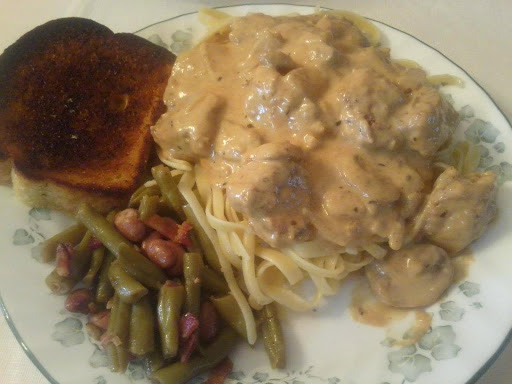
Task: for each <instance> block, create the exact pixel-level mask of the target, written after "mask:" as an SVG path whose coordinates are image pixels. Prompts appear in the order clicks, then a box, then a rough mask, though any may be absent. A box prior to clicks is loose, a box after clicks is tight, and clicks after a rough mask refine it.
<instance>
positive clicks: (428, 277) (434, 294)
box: [365, 244, 454, 308]
mask: <svg viewBox="0 0 512 384" xmlns="http://www.w3.org/2000/svg"><path fill="white" fill-rule="evenodd" d="M365 273H366V277H367V278H368V282H369V283H370V287H371V288H372V290H373V292H374V293H375V295H376V296H377V298H378V299H379V300H380V301H382V302H383V303H385V304H388V305H391V306H393V307H398V308H415V307H424V306H427V305H431V304H433V303H435V302H436V301H437V300H438V299H439V297H440V296H441V295H442V294H443V293H444V292H445V291H446V289H447V288H448V287H449V286H450V284H451V283H452V280H453V276H454V267H453V264H452V261H451V258H450V257H449V256H448V254H447V253H446V251H445V250H444V249H442V248H439V247H436V246H435V245H432V244H415V245H413V246H411V247H409V248H405V249H401V250H399V251H396V252H392V253H390V254H389V255H388V256H387V257H386V258H384V259H383V260H375V261H374V262H372V263H371V264H369V265H367V266H366V267H365Z"/></svg>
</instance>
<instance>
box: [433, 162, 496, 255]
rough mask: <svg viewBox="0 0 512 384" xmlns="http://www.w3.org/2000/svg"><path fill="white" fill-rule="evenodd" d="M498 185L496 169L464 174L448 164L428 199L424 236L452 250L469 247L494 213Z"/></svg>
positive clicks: (456, 250)
mask: <svg viewBox="0 0 512 384" xmlns="http://www.w3.org/2000/svg"><path fill="white" fill-rule="evenodd" d="M497 189H498V186H497V183H496V175H495V174H494V173H493V172H485V173H471V174H468V175H461V174H460V173H459V172H458V171H457V170H456V169H455V168H452V167H451V168H448V169H447V170H446V171H444V172H443V173H442V174H441V175H440V176H439V177H438V179H437V180H436V183H435V184H434V189H433V190H432V193H431V194H430V196H429V197H428V199H427V204H426V206H425V208H424V215H426V218H425V223H424V227H423V232H424V234H425V236H426V237H427V238H428V239H429V240H430V242H432V243H434V244H436V245H438V246H440V247H443V248H444V249H445V250H447V251H448V252H450V253H455V252H458V251H460V250H462V249H464V248H466V247H467V246H468V245H469V244H471V243H472V242H473V241H474V240H476V239H478V238H479V237H480V236H481V235H482V234H483V233H484V231H485V230H486V228H487V226H488V225H489V223H490V222H491V221H492V220H493V218H494V217H495V215H496V192H497Z"/></svg>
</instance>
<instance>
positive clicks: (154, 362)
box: [144, 345, 165, 376]
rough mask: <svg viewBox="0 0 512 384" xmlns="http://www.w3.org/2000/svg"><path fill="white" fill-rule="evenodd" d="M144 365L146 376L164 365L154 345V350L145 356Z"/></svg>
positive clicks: (158, 350)
mask: <svg viewBox="0 0 512 384" xmlns="http://www.w3.org/2000/svg"><path fill="white" fill-rule="evenodd" d="M144 365H145V368H146V374H147V375H148V376H149V375H151V374H153V373H155V372H156V371H158V370H159V369H160V368H162V367H163V366H164V365H165V360H164V357H163V356H162V351H161V350H160V348H159V347H157V346H156V345H155V350H154V351H153V352H150V353H148V354H147V355H146V357H145V359H144Z"/></svg>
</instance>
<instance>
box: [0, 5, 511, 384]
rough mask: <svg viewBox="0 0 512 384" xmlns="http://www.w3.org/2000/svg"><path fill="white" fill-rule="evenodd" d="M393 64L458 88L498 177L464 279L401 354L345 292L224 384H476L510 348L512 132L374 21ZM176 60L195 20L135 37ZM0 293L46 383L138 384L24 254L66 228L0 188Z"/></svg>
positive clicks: (486, 105) (444, 66) (292, 325)
mask: <svg viewBox="0 0 512 384" xmlns="http://www.w3.org/2000/svg"><path fill="white" fill-rule="evenodd" d="M224 10H225V11H227V12H229V13H232V14H234V15H243V14H245V13H247V12H249V11H252V12H254V11H258V12H264V13H268V14H274V15H277V14H287V13H292V12H299V13H310V12H312V11H313V8H312V7H305V6H292V5H248V6H237V7H229V8H225V9H224ZM375 23H376V24H377V26H378V27H379V28H380V30H381V31H382V33H383V36H384V45H387V46H389V47H390V48H391V53H392V57H393V58H409V59H412V60H415V61H417V62H419V63H421V64H422V66H423V67H424V68H426V70H427V71H428V72H429V73H430V74H444V73H449V74H453V75H456V76H458V77H459V78H461V79H462V80H463V81H464V83H465V87H464V88H456V87H446V88H445V89H444V91H445V93H447V94H449V95H450V97H451V98H452V100H453V104H454V106H455V108H456V109H457V110H459V111H460V112H461V114H462V116H463V117H464V119H463V121H462V123H461V125H460V127H459V130H458V135H460V136H461V137H466V138H467V139H469V140H472V141H473V142H475V143H478V144H479V145H482V146H483V147H484V148H485V149H484V151H485V153H484V154H485V156H484V158H483V159H482V162H481V168H482V169H488V168H491V169H493V170H495V171H497V172H498V173H499V175H500V179H501V181H502V182H504V184H503V185H502V187H501V190H500V193H499V196H498V205H499V209H500V214H499V217H498V220H497V221H496V223H495V224H494V225H492V227H491V228H490V230H489V231H488V232H487V233H486V234H485V236H484V237H483V238H482V239H480V240H479V241H478V242H477V243H476V244H475V245H474V246H473V247H472V249H473V251H474V255H475V259H476V260H475V262H474V263H473V264H472V266H471V269H470V272H469V274H468V276H467V278H466V280H465V281H463V282H461V283H459V284H457V285H456V286H454V287H452V289H451V290H450V292H449V294H448V295H447V296H446V297H445V298H443V300H442V302H441V303H438V304H436V305H434V306H432V307H431V308H429V309H428V311H429V312H431V313H432V314H433V324H432V330H431V332H430V333H428V334H427V335H426V336H425V337H424V338H423V339H422V340H420V341H419V342H418V343H416V344H415V345H412V346H409V347H396V346H395V347H394V346H390V343H389V340H388V339H386V333H385V330H384V329H380V328H374V327H370V326H366V325H363V324H359V323H356V322H354V321H352V320H351V318H350V314H349V311H348V304H349V301H350V291H351V287H352V286H351V283H348V284H347V285H346V286H344V288H343V290H342V292H341V293H340V294H339V295H337V296H335V297H332V298H331V299H330V300H329V303H328V305H327V306H326V307H323V308H321V309H319V310H317V311H315V312H311V313H303V314H288V315H287V316H285V319H284V322H283V325H284V328H285V336H286V340H287V348H288V352H289V356H288V367H287V370H284V371H272V370H271V369H270V368H269V365H268V362H267V359H266V356H265V354H264V352H263V351H262V347H261V345H257V346H256V348H254V349H251V348H249V347H246V346H240V347H239V348H238V349H237V350H236V352H235V353H233V354H232V358H233V360H234V363H235V367H234V372H233V373H232V375H231V376H230V379H229V380H228V382H229V383H236V384H246V383H284V384H300V383H311V384H317V383H318V384H320V383H327V384H334V383H340V384H345V383H351V384H367V383H370V384H385V383H389V384H399V383H405V382H414V383H418V384H422V383H453V384H456V383H465V382H474V381H475V380H476V379H477V378H478V377H479V376H480V375H481V374H482V373H483V371H485V369H486V368H487V367H488V366H489V365H490V363H491V362H492V360H493V359H494V358H495V357H496V356H497V353H498V352H499V351H500V349H501V347H502V346H503V345H504V344H505V342H506V341H508V339H509V333H510V330H511V329H512V295H510V292H512V279H510V276H512V259H510V257H509V255H508V254H507V252H508V251H509V250H510V248H511V245H512V239H511V238H510V237H507V233H508V230H507V229H508V228H510V227H511V226H512V199H510V198H507V196H511V194H510V193H511V183H508V182H507V181H509V180H511V179H512V166H511V165H510V163H512V150H511V149H510V148H509V146H512V130H511V126H510V124H509V123H508V122H507V121H506V119H505V118H504V116H503V115H502V113H501V112H500V111H499V110H498V108H497V107H496V105H495V104H494V103H493V101H492V100H491V99H490V98H489V96H488V95H487V94H486V92H485V91H484V90H483V89H482V88H481V87H480V86H479V85H478V84H476V83H475V82H474V81H473V80H472V79H471V78H470V77H469V76H468V75H467V74H466V73H465V72H464V71H463V70H462V69H461V68H459V67H458V66H457V65H456V64H454V63H453V62H451V61H450V60H448V59H447V58H446V57H444V56H443V55H442V54H441V53H439V52H437V51H436V50H435V49H433V48H431V47H429V46H427V45H426V44H424V43H422V42H421V41H419V40H417V39H416V38H414V37H412V36H410V35H408V34H406V33H404V32H401V31H398V30H396V29H394V28H392V27H390V26H387V25H385V24H382V23H379V22H375ZM138 33H139V34H140V35H141V36H143V37H147V38H151V39H152V40H153V41H155V35H158V36H159V39H157V40H158V41H159V42H160V43H163V44H165V45H167V46H168V47H170V48H171V49H174V50H179V49H183V48H184V47H185V48H186V47H187V46H188V45H190V44H191V43H193V42H194V41H197V39H198V38H199V37H200V36H201V35H202V34H203V33H204V28H203V27H202V26H201V25H200V24H199V23H198V21H197V17H196V15H195V14H187V15H182V16H179V17H176V18H173V19H170V20H167V21H164V22H162V23H158V24H155V25H152V26H149V27H147V28H145V29H143V30H141V31H139V32H138ZM0 210H1V212H2V218H3V220H1V221H0V234H1V236H0V249H2V252H1V254H0V292H1V295H2V297H1V299H2V306H3V308H2V309H3V310H4V313H5V315H6V317H7V321H8V323H9V325H10V327H11V329H12V330H13V332H14V334H15V335H16V337H17V339H18V340H19V342H20V343H21V345H22V347H23V348H24V349H25V351H26V352H27V354H28V356H29V357H30V358H31V359H32V361H33V362H34V364H36V365H37V366H38V368H39V369H40V370H41V372H42V373H43V374H44V375H45V376H46V377H47V378H48V380H49V381H50V382H52V383H71V382H72V383H77V384H80V383H84V384H85V383H87V384H106V383H108V384H114V383H129V382H131V381H133V380H134V381H136V382H138V383H145V382H146V380H145V379H144V374H143V370H142V368H141V367H140V366H138V365H132V366H131V367H130V369H129V371H128V373H127V375H117V374H112V373H110V372H109V371H108V369H107V368H105V365H106V358H105V356H104V354H103V353H102V352H101V351H100V350H99V349H97V348H96V347H95V346H94V345H93V344H92V343H91V342H90V341H89V340H88V339H87V336H86V334H85V331H84V328H83V321H84V319H83V318H82V317H80V316H75V315H73V314H71V313H68V312H66V311H65V310H64V309H63V298H62V297H57V296H54V295H52V294H50V293H49V292H48V289H47V288H46V286H45V284H44V278H45V276H46V275H47V274H48V273H49V272H50V271H51V269H52V266H50V265H45V264H41V263H40V262H38V261H37V260H35V259H34V257H33V256H32V255H34V254H36V253H37V252H36V251H37V245H38V244H39V243H40V242H41V241H42V240H43V239H44V238H47V237H48V236H51V235H52V234H54V233H56V232H58V231H59V230H61V229H62V228H64V226H65V225H67V224H69V223H70V222H71V221H70V219H69V218H65V217H63V216H62V215H60V214H57V213H55V212H49V211H46V210H38V209H30V208H28V207H26V206H24V205H22V204H21V203H19V202H18V201H17V200H16V199H15V198H14V195H13V193H12V191H11V190H10V189H9V188H7V187H1V188H0Z"/></svg>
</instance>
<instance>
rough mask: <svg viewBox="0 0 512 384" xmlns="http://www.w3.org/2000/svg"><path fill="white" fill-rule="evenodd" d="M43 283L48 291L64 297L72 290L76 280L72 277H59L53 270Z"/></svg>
mask: <svg viewBox="0 0 512 384" xmlns="http://www.w3.org/2000/svg"><path fill="white" fill-rule="evenodd" d="M45 283H46V285H47V286H48V288H50V291H52V292H53V293H55V294H57V295H65V294H67V293H69V292H71V290H72V289H73V287H74V286H75V284H76V283H77V280H76V279H75V278H74V277H72V276H68V277H66V276H61V275H59V274H58V273H57V271H56V270H55V269H54V270H53V271H52V272H51V273H50V274H49V275H48V276H47V277H46V279H45Z"/></svg>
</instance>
